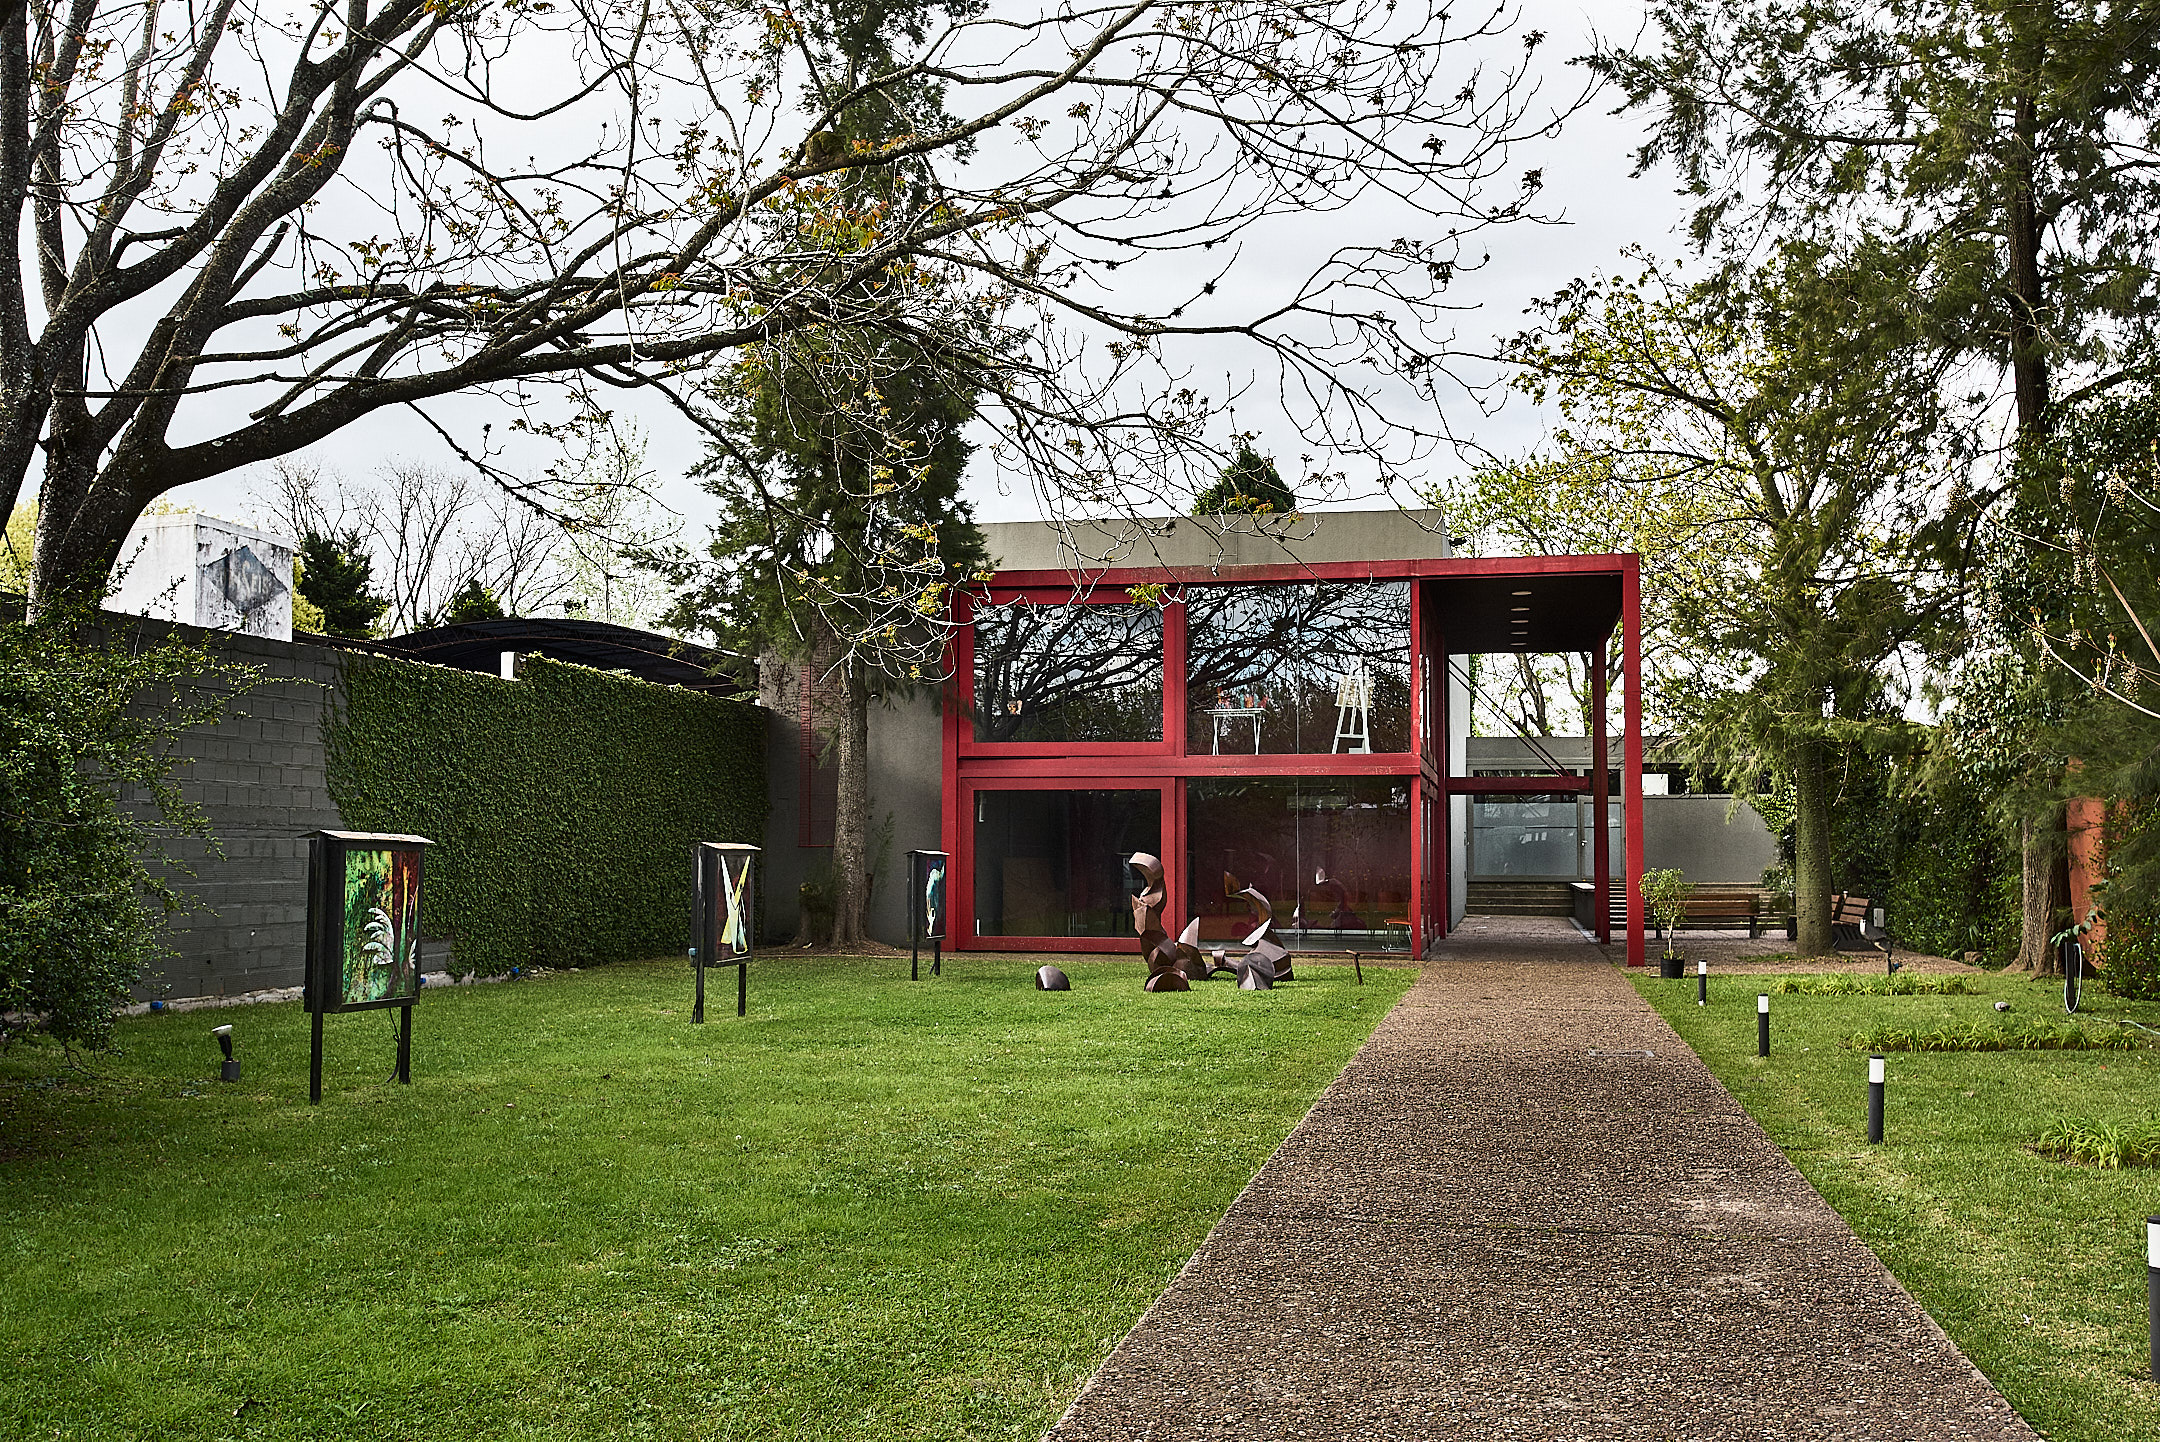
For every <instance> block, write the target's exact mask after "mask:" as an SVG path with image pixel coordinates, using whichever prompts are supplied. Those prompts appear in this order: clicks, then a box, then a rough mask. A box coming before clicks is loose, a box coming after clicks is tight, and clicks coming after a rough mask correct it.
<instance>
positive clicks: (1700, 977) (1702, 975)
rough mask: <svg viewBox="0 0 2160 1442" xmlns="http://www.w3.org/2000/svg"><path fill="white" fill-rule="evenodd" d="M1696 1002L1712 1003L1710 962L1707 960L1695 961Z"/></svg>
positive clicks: (1704, 1004) (1702, 1004) (1703, 1004)
mask: <svg viewBox="0 0 2160 1442" xmlns="http://www.w3.org/2000/svg"><path fill="white" fill-rule="evenodd" d="M1695 1004H1696V1005H1697V1006H1708V1005H1709V1004H1710V963H1709V962H1707V961H1698V962H1696V963H1695Z"/></svg>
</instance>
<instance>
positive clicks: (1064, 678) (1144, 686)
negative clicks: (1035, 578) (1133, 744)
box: [975, 598, 1163, 743]
mask: <svg viewBox="0 0 2160 1442" xmlns="http://www.w3.org/2000/svg"><path fill="white" fill-rule="evenodd" d="M1162 734H1163V617H1162V612H1161V611H1160V610H1158V609H1157V608H1156V607H1154V606H1147V605H1136V604H1134V603H1133V602H1130V601H1127V600H1124V599H1123V598H1120V599H1118V600H1116V601H1107V602H1097V603H1074V604H1063V603H1059V604H1049V605H1039V604H1033V603H1030V602H1028V601H1025V600H1019V601H1013V602H1010V603H1008V604H1005V605H1001V606H979V607H977V608H976V611H975V739H976V740H977V741H1067V742H1078V743H1090V742H1104V741H1160V740H1162Z"/></svg>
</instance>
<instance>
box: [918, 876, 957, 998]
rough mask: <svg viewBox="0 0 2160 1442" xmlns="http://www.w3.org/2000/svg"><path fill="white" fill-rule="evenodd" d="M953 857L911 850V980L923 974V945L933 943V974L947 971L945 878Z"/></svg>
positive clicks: (931, 965)
mask: <svg viewBox="0 0 2160 1442" xmlns="http://www.w3.org/2000/svg"><path fill="white" fill-rule="evenodd" d="M951 870H952V858H951V857H950V856H949V855H947V854H946V853H945V852H942V851H910V852H909V853H908V980H910V981H915V980H919V979H920V977H921V967H920V963H921V957H922V944H923V943H924V942H926V941H927V942H929V943H930V947H931V953H930V974H931V975H932V976H939V975H942V974H943V972H944V970H945V916H946V907H945V878H946V877H947V876H948V875H949V874H950V872H951Z"/></svg>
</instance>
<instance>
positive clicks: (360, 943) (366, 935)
mask: <svg viewBox="0 0 2160 1442" xmlns="http://www.w3.org/2000/svg"><path fill="white" fill-rule="evenodd" d="M431 845H433V843H432V842H430V841H429V840H428V839H427V838H426V837H424V836H405V835H397V834H386V833H381V832H367V831H317V832H314V833H312V834H310V835H309V837H308V921H307V967H306V973H305V976H304V978H303V984H302V986H301V1001H302V1005H303V1006H305V1007H306V1009H307V1010H308V1012H310V1013H311V1016H310V1026H309V1032H310V1036H309V1048H308V1102H309V1104H310V1105H313V1104H314V1103H317V1102H320V1101H321V1100H322V1064H323V1017H324V1016H325V1015H327V1014H329V1013H331V1012H343V1011H375V1010H379V1009H381V1008H383V1007H388V1006H394V1007H397V1008H398V1009H399V1012H398V1040H397V1065H396V1073H395V1074H396V1076H397V1079H398V1081H399V1082H401V1083H406V1084H409V1083H410V1082H411V1081H412V1009H413V1005H414V1003H415V1002H417V1001H418V1000H419V999H420V890H421V885H420V884H421V872H422V862H423V860H424V858H425V855H426V848H427V847H429V846H431Z"/></svg>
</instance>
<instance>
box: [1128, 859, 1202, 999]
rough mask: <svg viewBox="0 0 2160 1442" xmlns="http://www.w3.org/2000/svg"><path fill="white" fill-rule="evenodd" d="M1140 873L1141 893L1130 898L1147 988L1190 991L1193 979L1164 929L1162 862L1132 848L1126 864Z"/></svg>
mask: <svg viewBox="0 0 2160 1442" xmlns="http://www.w3.org/2000/svg"><path fill="white" fill-rule="evenodd" d="M1125 864H1126V865H1127V866H1130V867H1131V868H1132V869H1133V870H1135V871H1137V872H1139V873H1140V880H1141V887H1140V894H1139V895H1137V896H1135V897H1134V898H1133V899H1132V915H1133V930H1134V932H1136V933H1137V934H1138V935H1139V937H1140V955H1141V958H1142V959H1143V960H1145V961H1146V962H1147V965H1148V978H1147V986H1146V988H1145V989H1146V990H1148V991H1191V990H1192V982H1191V981H1189V980H1188V979H1187V978H1186V975H1185V968H1184V967H1183V965H1182V964H1181V958H1180V957H1179V956H1178V949H1177V943H1175V942H1173V941H1172V940H1171V939H1170V934H1169V933H1168V932H1166V931H1164V930H1163V924H1162V914H1163V903H1164V902H1165V901H1166V900H1167V899H1168V896H1167V893H1166V892H1165V891H1164V888H1163V864H1162V861H1161V859H1160V858H1158V857H1154V856H1150V855H1148V853H1146V852H1145V851H1135V852H1134V853H1133V854H1132V857H1131V859H1130V860H1128V861H1127V862H1126V863H1125Z"/></svg>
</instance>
